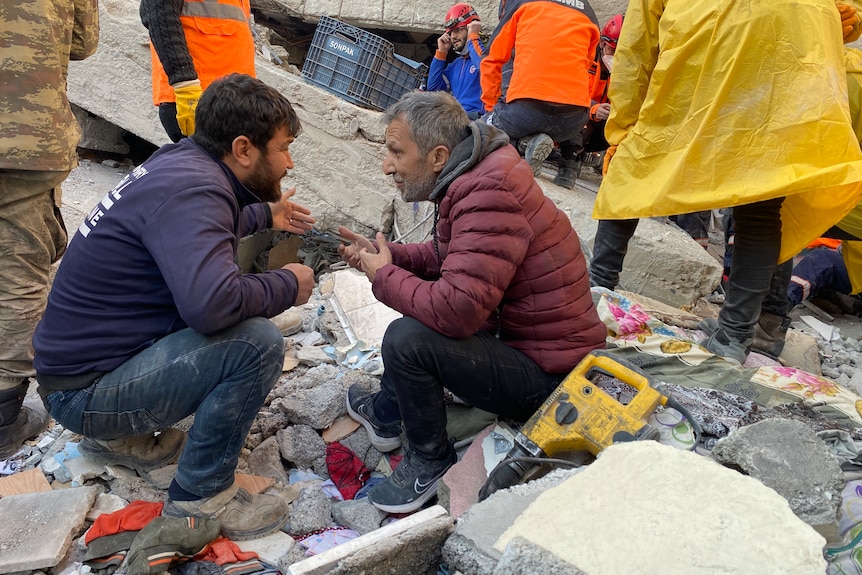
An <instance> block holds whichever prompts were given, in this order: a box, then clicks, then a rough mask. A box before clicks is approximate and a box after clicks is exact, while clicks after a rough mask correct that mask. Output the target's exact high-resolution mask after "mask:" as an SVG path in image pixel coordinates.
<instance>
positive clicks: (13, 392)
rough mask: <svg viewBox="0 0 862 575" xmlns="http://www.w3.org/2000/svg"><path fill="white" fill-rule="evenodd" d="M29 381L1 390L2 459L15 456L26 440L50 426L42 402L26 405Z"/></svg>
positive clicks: (0, 436) (0, 454)
mask: <svg viewBox="0 0 862 575" xmlns="http://www.w3.org/2000/svg"><path fill="white" fill-rule="evenodd" d="M28 385H29V380H28V379H25V380H24V383H22V384H21V385H18V386H16V387H13V388H12V389H4V390H0V459H6V458H7V457H11V456H12V455H14V454H15V452H17V451H18V450H19V449H20V448H21V445H22V444H23V443H24V441H25V440H27V439H29V438H31V437H34V436H35V435H38V434H39V433H40V432H41V431H42V430H43V429H45V427H46V426H47V425H48V419H49V418H48V413H47V412H46V411H45V408H44V407H43V406H42V405H41V403H40V402H33V403H32V404H29V403H28V405H24V397H25V396H26V395H27V386H28Z"/></svg>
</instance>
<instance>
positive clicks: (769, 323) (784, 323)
mask: <svg viewBox="0 0 862 575" xmlns="http://www.w3.org/2000/svg"><path fill="white" fill-rule="evenodd" d="M788 327H790V317H788V316H780V315H776V314H774V313H769V312H768V311H761V312H760V318H758V320H757V323H756V324H754V340H753V341H752V343H751V349H753V350H757V351H758V352H760V353H762V354H764V355H767V356H769V357H771V358H772V359H776V360H777V359H778V356H780V355H781V352H782V351H783V350H784V343H785V341H786V339H787V328H788Z"/></svg>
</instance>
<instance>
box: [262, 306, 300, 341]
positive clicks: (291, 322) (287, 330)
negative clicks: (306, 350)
mask: <svg viewBox="0 0 862 575" xmlns="http://www.w3.org/2000/svg"><path fill="white" fill-rule="evenodd" d="M269 321H271V322H272V323H274V324H275V325H276V327H278V329H279V331H280V332H281V335H283V336H285V337H287V336H290V335H294V334H296V333H299V332H300V331H302V315H301V314H300V313H299V312H297V311H296V310H294V309H293V308H290V309H286V310H284V311H283V312H281V313H280V314H278V315H277V316H275V317H271V318H269Z"/></svg>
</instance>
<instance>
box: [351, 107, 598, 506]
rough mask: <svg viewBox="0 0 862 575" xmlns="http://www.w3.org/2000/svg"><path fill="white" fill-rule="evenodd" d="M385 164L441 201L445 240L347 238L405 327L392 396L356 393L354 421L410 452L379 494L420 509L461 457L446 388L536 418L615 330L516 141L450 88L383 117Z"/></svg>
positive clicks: (386, 349)
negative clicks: (450, 430)
mask: <svg viewBox="0 0 862 575" xmlns="http://www.w3.org/2000/svg"><path fill="white" fill-rule="evenodd" d="M384 122H386V124H387V130H386V149H387V153H386V157H385V158H384V160H383V171H384V172H385V173H386V174H391V175H392V178H393V180H395V185H396V186H397V187H398V190H399V191H400V192H401V198H402V199H403V200H404V201H405V202H419V201H425V200H427V201H431V202H433V203H434V208H435V224H436V225H435V227H434V235H433V239H432V241H429V242H425V243H422V244H407V245H402V244H387V242H386V240H385V238H384V236H383V235H382V234H378V235H377V243H376V244H372V243H371V242H370V241H369V240H368V239H366V238H363V237H362V236H360V235H358V234H355V233H353V232H352V231H350V230H348V229H347V228H343V227H342V228H340V230H339V232H340V233H341V234H342V236H344V237H346V238H349V239H351V240H352V243H351V244H350V245H347V246H342V247H341V248H340V251H341V255H342V258H343V259H344V260H345V261H346V262H348V263H349V264H350V265H351V266H352V267H354V268H356V269H359V270H361V271H363V272H364V273H365V274H366V275H367V276H368V279H369V280H371V282H372V289H373V291H374V295H375V296H376V297H377V299H379V300H380V301H382V302H383V303H385V304H386V305H388V306H389V307H391V308H393V309H395V310H397V311H399V312H401V313H402V314H404V316H405V317H403V318H402V319H398V320H396V321H394V322H392V324H390V326H389V328H388V329H387V331H386V334H385V336H384V339H383V349H382V353H383V361H384V362H385V365H386V371H385V373H384V374H383V379H382V381H381V391H380V392H378V393H375V394H368V393H365V392H364V391H363V390H362V389H361V388H359V387H357V386H353V387H351V389H350V390H349V392H348V395H347V408H348V412H349V413H350V415H351V416H352V417H353V418H354V419H355V420H357V421H359V422H360V423H362V425H363V426H364V427H365V429H366V430H367V431H368V434H369V436H370V437H371V442H372V444H373V445H374V446H375V447H376V448H377V449H379V450H380V451H384V452H386V451H392V450H394V449H397V448H398V447H400V446H401V431H402V426H403V430H404V433H405V435H406V437H407V440H408V442H409V446H408V448H407V449H406V450H405V456H404V459H403V460H402V462H401V463H400V465H399V466H398V467H397V468H396V469H395V471H394V473H393V474H392V475H391V476H390V477H389V478H387V479H386V480H385V481H383V482H381V483H379V484H377V485H375V486H374V487H373V488H372V489H371V490H370V492H369V494H368V498H369V499H370V500H371V502H372V503H373V504H374V505H375V506H376V507H378V508H379V509H381V510H383V511H387V512H389V513H407V512H410V511H414V510H416V509H419V508H420V507H422V505H423V504H424V503H425V502H426V501H428V500H429V499H430V498H431V497H432V496H433V495H434V494H435V493H436V485H437V481H438V480H439V479H440V477H441V476H442V475H443V474H444V473H445V472H446V470H447V469H448V468H449V467H451V466H452V464H454V463H455V462H456V461H457V455H456V453H455V450H454V448H453V447H452V445H451V444H450V442H449V438H448V436H447V434H446V412H445V406H444V402H443V388H444V386H445V387H446V389H448V390H450V391H451V392H452V393H454V394H455V395H456V396H458V397H459V398H461V399H463V400H464V401H466V402H467V403H469V404H470V405H472V406H475V407H478V408H481V409H484V410H486V411H490V412H492V413H496V414H500V415H502V416H504V417H508V418H513V419H517V420H522V421H523V420H525V419H527V418H528V417H529V416H530V415H532V413H533V412H534V411H535V410H536V409H537V408H538V407H539V406H540V405H541V404H542V402H543V401H544V400H545V398H546V397H547V396H548V395H549V394H550V393H551V392H552V391H553V390H554V389H555V388H556V387H557V385H558V384H559V383H560V382H561V381H562V380H563V378H564V377H565V376H566V375H567V374H568V373H569V371H571V370H572V368H574V367H575V365H577V363H578V362H579V361H580V360H581V359H583V357H584V356H585V355H587V354H588V353H589V352H590V351H592V350H594V349H599V348H603V347H604V346H605V336H606V335H607V329H606V328H605V326H604V324H602V322H601V321H600V320H599V317H598V314H597V312H596V308H595V306H594V305H593V301H592V298H591V296H590V286H589V276H588V273H587V265H586V262H585V260H584V256H583V254H582V253H581V248H580V241H579V239H578V236H577V234H576V233H575V231H574V230H573V229H572V226H571V224H570V222H569V220H568V218H567V217H566V215H565V214H564V213H563V212H562V211H560V210H559V209H558V208H557V207H556V206H555V205H554V203H553V202H552V201H551V200H550V199H548V198H546V197H545V195H544V194H543V193H542V190H541V188H540V187H539V186H538V184H536V181H535V179H534V178H533V173H532V171H531V169H530V166H529V165H528V164H527V163H526V162H525V161H524V160H523V159H521V158H520V157H519V156H518V152H517V150H515V148H514V147H512V146H510V145H508V143H509V138H508V136H506V134H505V133H504V132H502V131H500V130H498V129H496V128H494V127H493V126H489V125H487V124H484V123H477V122H472V123H471V122H470V121H469V120H468V119H467V115H466V113H465V112H464V109H463V108H462V107H461V106H460V105H459V104H458V102H457V100H455V99H454V98H453V97H452V96H451V95H449V94H447V93H445V92H411V93H408V94H406V95H405V96H403V97H402V98H401V99H400V100H399V101H398V102H397V103H395V104H394V105H392V107H390V108H389V110H387V112H386V114H385V116H384Z"/></svg>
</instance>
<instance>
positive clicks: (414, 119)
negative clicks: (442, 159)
mask: <svg viewBox="0 0 862 575" xmlns="http://www.w3.org/2000/svg"><path fill="white" fill-rule="evenodd" d="M396 118H400V119H401V120H403V121H404V122H405V123H406V124H407V127H408V128H409V129H410V135H411V137H412V138H413V141H414V142H416V146H417V147H418V148H419V152H420V153H421V154H422V155H425V154H428V153H429V152H430V151H431V150H433V149H434V148H435V147H437V146H446V147H447V148H449V150H452V149H454V148H455V146H457V145H458V144H460V143H461V141H463V140H464V138H466V137H467V135H468V134H469V130H468V129H467V126H468V125H469V124H470V119H469V118H467V112H465V111H464V108H463V107H461V104H459V103H458V100H456V99H455V98H454V97H453V96H452V95H451V94H449V93H448V92H421V91H419V90H414V91H412V92H407V93H406V94H404V95H403V96H401V99H399V100H398V101H397V102H395V103H394V104H392V105H391V106H389V109H387V110H386V112H385V113H384V114H383V123H384V125H386V126H388V125H389V124H390V123H391V122H392V120H394V119H396Z"/></svg>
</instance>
